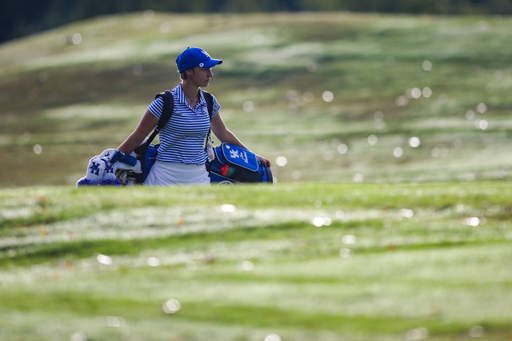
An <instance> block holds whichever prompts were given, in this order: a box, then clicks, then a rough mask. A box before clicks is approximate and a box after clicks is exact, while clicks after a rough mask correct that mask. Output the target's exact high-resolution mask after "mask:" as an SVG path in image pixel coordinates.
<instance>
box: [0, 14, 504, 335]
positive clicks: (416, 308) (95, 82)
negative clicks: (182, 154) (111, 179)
mask: <svg viewBox="0 0 512 341" xmlns="http://www.w3.org/2000/svg"><path fill="white" fill-rule="evenodd" d="M511 32H512V21H511V20H510V18H508V17H430V16H421V17H411V16H381V15H359V14H346V13H333V14H307V13H302V14H272V15H214V16H199V15H197V16H196V15H194V16H191V15H179V16H178V15H168V14H159V13H151V12H147V13H144V14H143V13H139V14H133V15H128V16H111V17H102V18H98V19H94V20H91V21H87V22H81V23H76V24H72V25H69V26H66V27H62V28H59V29H56V30H53V31H49V32H46V33H43V34H41V35H37V36H33V37H28V38H26V39H22V40H19V41H14V42H10V43H6V44H3V45H0V157H1V158H2V160H3V162H4V163H5V165H3V167H1V168H0V187H1V189H0V340H2V341H3V340H7V341H11V340H15V341H46V340H48V341H49V340H51V341H54V340H66V341H68V340H72V341H86V340H89V341H99V340H102V341H103V340H105V341H106V340H109V341H110V340H126V341H135V340H137V341H138V340H156V341H160V340H162V341H180V340H181V341H191V340H197V341H204V340H222V341H263V340H265V341H279V339H281V340H282V341H292V340H293V341H306V340H307V341H309V340H322V341H334V340H336V341H338V340H422V339H428V340H468V339H477V340H510V339H511V338H512V308H511V307H512V295H511V292H512V269H511V266H510V260H511V259H512V247H511V246H512V245H511V244H512V242H511V240H512V230H511V226H510V224H511V223H510V218H511V215H512V213H511V212H512V201H511V199H510V198H511V194H512V185H511V184H510V183H509V181H507V179H509V178H510V177H511V174H512V173H511V166H510V165H511V162H512V159H511V153H510V143H509V140H510V137H509V136H510V132H511V128H512V120H511V118H510V113H511V108H512V96H510V92H511V88H512V69H511V65H512V64H511V62H512V57H511V56H512V45H511V44H510V41H512V33H511ZM187 46H201V47H203V48H205V49H206V50H207V51H208V52H209V53H210V54H211V55H212V56H214V57H215V58H221V59H224V64H222V65H220V66H218V67H216V68H215V69H214V71H215V74H216V76H215V78H214V79H213V81H212V84H211V86H210V87H209V88H208V90H209V91H211V92H212V93H214V94H215V95H216V97H217V98H218V99H219V102H220V103H221V105H222V109H221V113H222V116H223V118H224V120H225V121H226V123H227V125H228V127H229V128H231V130H233V131H234V132H235V133H236V134H237V135H238V136H239V137H240V138H241V140H242V141H244V142H245V143H246V144H247V145H248V146H250V147H251V148H252V149H253V150H254V151H256V152H258V153H260V154H262V155H265V156H267V157H268V158H269V159H271V161H272V162H273V163H274V166H273V172H274V175H275V176H276V178H277V179H278V184H277V185H274V186H237V187H222V186H221V187H218V186H215V187H211V188H167V189H148V188H88V189H75V188H74V184H75V182H76V181H77V180H78V179H79V178H80V177H81V176H83V175H84V174H85V171H86V167H87V162H88V160H89V159H90V158H91V157H92V156H94V155H97V154H100V153H101V152H102V151H103V150H104V149H106V148H114V147H117V146H118V145H119V144H120V143H121V142H122V141H123V140H124V139H125V138H126V137H127V136H128V134H129V133H130V132H131V131H132V130H133V129H134V127H135V125H136V124H137V122H138V121H139V119H140V117H141V115H142V113H143V112H144V111H145V109H146V107H147V105H148V104H149V103H150V101H151V100H152V99H153V96H154V94H155V93H158V92H160V91H162V90H164V89H168V88H171V87H174V86H175V85H176V83H177V82H178V75H177V73H176V72H175V71H174V70H175V63H174V58H175V57H176V55H177V54H178V53H179V52H180V51H182V50H183V49H184V48H185V47H187ZM351 182H355V183H351ZM361 182H363V183H361ZM365 182H367V183H365ZM51 185H64V186H60V187H59V186H55V187H51ZM26 186H32V187H26ZM38 186H45V187H38ZM169 300H171V301H169ZM166 302H168V303H167V304H166ZM178 302H179V303H178ZM178 305H179V307H180V309H179V310H178V311H177V312H175V313H171V311H173V310H177V308H178ZM165 311H167V312H165ZM273 334H275V335H278V336H272V335H273Z"/></svg>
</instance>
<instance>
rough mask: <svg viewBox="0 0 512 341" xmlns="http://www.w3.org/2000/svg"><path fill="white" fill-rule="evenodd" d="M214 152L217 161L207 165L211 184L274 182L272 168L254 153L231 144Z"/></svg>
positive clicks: (215, 149)
mask: <svg viewBox="0 0 512 341" xmlns="http://www.w3.org/2000/svg"><path fill="white" fill-rule="evenodd" d="M213 150H214V152H215V159H214V160H213V161H211V162H207V164H206V167H207V169H208V171H209V172H210V182H212V183H220V184H235V183H248V182H256V183H257V182H259V183H272V182H273V178H272V172H271V171H270V168H269V167H267V166H265V165H263V164H262V163H261V161H260V160H258V158H257V157H256V155H255V154H254V153H252V152H250V151H248V150H245V149H243V148H241V147H238V146H234V145H232V144H229V143H223V144H221V145H220V146H217V147H215V148H214V149H213Z"/></svg>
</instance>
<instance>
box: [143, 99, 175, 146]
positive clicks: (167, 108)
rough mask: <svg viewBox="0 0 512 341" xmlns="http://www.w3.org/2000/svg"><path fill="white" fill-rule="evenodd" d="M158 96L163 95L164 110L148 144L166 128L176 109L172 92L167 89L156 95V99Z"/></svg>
mask: <svg viewBox="0 0 512 341" xmlns="http://www.w3.org/2000/svg"><path fill="white" fill-rule="evenodd" d="M158 97H162V100H163V101H164V108H163V110H162V115H161V116H160V119H159V120H158V124H157V126H156V128H155V130H154V131H153V133H152V134H151V136H150V137H149V139H148V142H147V143H148V145H149V144H150V143H151V142H152V141H153V139H154V138H155V137H156V135H157V134H158V133H159V132H160V131H161V130H162V129H164V127H165V125H166V124H167V122H169V120H170V119H171V116H172V112H173V111H174V98H173V97H172V93H171V92H170V91H169V90H165V91H164V92H161V93H159V94H157V95H156V96H155V99H157V98H158Z"/></svg>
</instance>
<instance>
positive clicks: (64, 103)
mask: <svg viewBox="0 0 512 341" xmlns="http://www.w3.org/2000/svg"><path fill="white" fill-rule="evenodd" d="M511 32H512V21H511V19H510V18H509V17H499V16H498V17H431V16H385V15H375V14H347V13H332V14H327V13H316V14H313V13H302V14H270V15H269V14H265V15H263V14H254V15H209V16H204V15H172V14H160V13H151V12H148V13H138V14H133V15H125V16H110V17H101V18H97V19H93V20H90V21H86V22H78V23H74V24H71V25H68V26H64V27H61V28H58V29H55V30H52V31H48V32H45V33H42V34H39V35H35V36H31V37H28V38H25V39H21V40H18V41H13V42H9V43H4V44H2V45H0V157H1V158H2V159H3V160H6V161H7V163H8V165H9V167H8V169H4V170H2V172H0V186H2V187H10V186H20V185H21V186H27V185H63V184H74V183H75V182H76V180H77V179H79V178H80V177H81V176H82V175H84V173H85V168H86V165H87V161H88V160H89V159H90V158H91V157H92V156H94V155H98V154H100V153H101V152H102V151H103V150H104V149H107V148H115V147H117V146H118V145H119V144H120V143H121V142H122V141H123V140H124V139H125V138H126V137H127V136H128V134H129V133H130V132H131V131H132V130H133V129H134V127H135V125H136V124H137V122H138V121H139V119H140V117H141V116H142V114H143V112H144V111H145V109H146V108H147V106H148V104H149V103H150V102H151V100H152V99H153V96H154V94H156V93H158V92H160V91H162V90H164V89H169V88H172V87H174V86H175V85H176V84H177V83H178V80H179V77H178V74H177V73H176V71H175V62H174V59H175V58H176V56H177V54H178V53H179V52H180V51H182V50H183V49H184V48H185V47H187V46H190V45H197V46H201V47H204V48H205V49H206V50H207V51H209V52H210V54H211V55H213V56H214V57H216V58H221V59H223V60H224V64H222V65H221V66H219V67H216V68H215V69H214V71H215V74H216V76H215V77H214V79H213V81H212V84H211V85H210V86H209V87H208V90H210V91H211V92H213V93H214V94H215V95H216V97H217V98H218V99H219V102H220V103H221V105H222V109H221V113H222V116H223V118H224V119H225V121H226V122H227V124H228V127H229V128H230V129H231V130H233V131H234V132H235V133H236V134H237V135H238V136H239V137H240V138H241V139H242V141H244V142H245V143H246V144H247V145H248V146H249V147H250V148H251V149H253V150H254V151H256V152H257V153H259V154H262V155H265V156H267V157H268V158H269V159H271V160H272V161H274V164H275V165H276V166H275V167H274V173H275V175H276V178H277V179H278V180H279V181H281V182H309V181H315V182H319V181H320V182H340V181H341V182H350V181H361V180H362V181H364V182H404V181H406V182H411V181H414V182H424V181H453V180H455V181H468V180H469V181H471V180H478V179H480V180H485V179H487V180H491V179H497V178H499V179H503V178H509V177H510V175H511V174H510V169H511V167H510V165H511V162H512V159H511V156H510V153H509V149H508V141H509V136H510V132H511V127H512V121H511V119H510V117H511V115H510V113H511V108H512V100H511V97H510V96H509V94H510V90H511V87H512V69H511V66H510V65H511V62H512V57H511V56H512V47H511V45H510V44H509V41H510V40H511V39H512V33H511ZM280 156H282V157H285V158H286V160H287V163H286V165H284V166H277V163H275V160H276V159H277V158H278V157H280ZM281 160H283V159H281ZM34 170H36V171H37V176H33V175H34Z"/></svg>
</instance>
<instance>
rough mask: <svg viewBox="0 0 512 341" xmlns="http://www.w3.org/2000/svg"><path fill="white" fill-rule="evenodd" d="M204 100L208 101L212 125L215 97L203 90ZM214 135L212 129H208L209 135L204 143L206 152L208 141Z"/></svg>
mask: <svg viewBox="0 0 512 341" xmlns="http://www.w3.org/2000/svg"><path fill="white" fill-rule="evenodd" d="M203 95H204V100H205V101H206V106H207V108H208V115H210V123H211V121H212V114H213V96H212V94H211V93H209V92H208V91H204V90H203ZM211 133H212V129H211V128H210V129H208V135H206V140H205V142H204V149H205V150H206V145H207V144H208V141H210V135H211Z"/></svg>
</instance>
